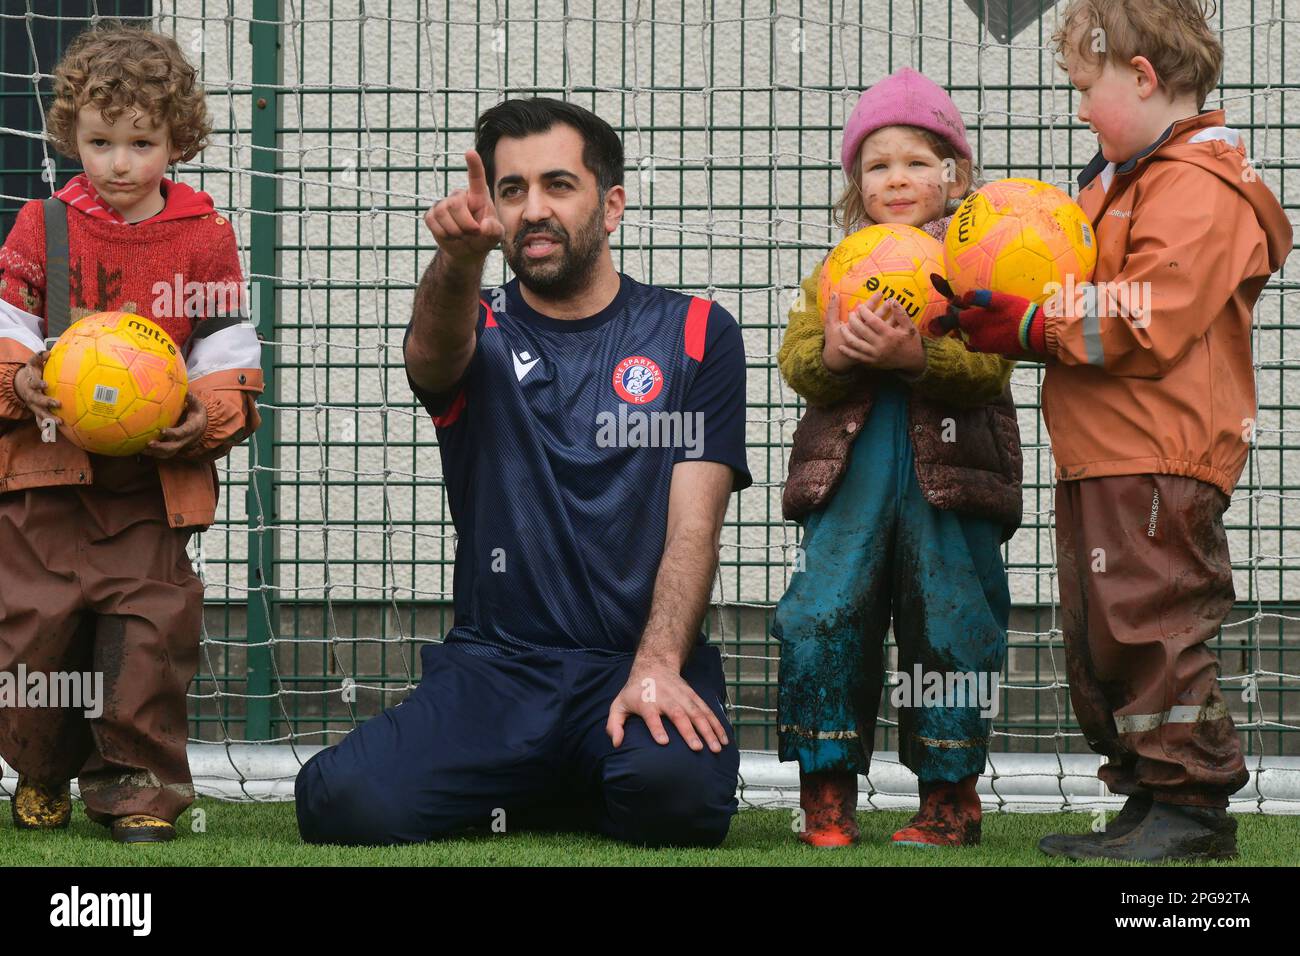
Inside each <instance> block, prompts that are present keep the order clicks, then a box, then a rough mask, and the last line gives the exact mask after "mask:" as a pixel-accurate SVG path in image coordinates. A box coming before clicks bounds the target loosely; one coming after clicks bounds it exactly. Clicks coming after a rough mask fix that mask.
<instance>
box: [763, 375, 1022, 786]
mask: <svg viewBox="0 0 1300 956" xmlns="http://www.w3.org/2000/svg"><path fill="white" fill-rule="evenodd" d="M907 401H908V399H907V391H906V390H905V389H904V388H903V387H902V386H901V385H898V384H894V383H882V384H881V386H880V387H879V390H878V392H877V395H876V400H875V405H874V406H873V407H872V410H871V414H870V416H869V417H868V418H867V422H866V426H865V428H864V429H863V432H862V434H861V435H860V436H859V437H858V439H857V441H856V442H854V444H853V446H852V448H851V449H850V458H849V464H848V469H847V470H846V473H845V475H844V478H843V480H842V483H841V484H840V486H839V488H838V489H837V490H836V492H835V494H834V496H833V497H832V498H831V500H830V503H829V504H828V505H827V506H826V507H825V508H823V509H822V510H820V511H817V512H814V513H813V514H811V515H809V516H808V518H807V519H806V521H805V523H804V533H803V540H802V544H801V548H802V555H801V560H800V562H799V564H798V566H797V567H796V570H795V572H794V574H793V575H792V577H791V580H790V585H789V587H788V589H787V590H786V593H785V595H784V596H783V597H782V598H781V601H780V603H779V604H778V605H777V609H776V614H775V617H774V620H773V624H772V636H773V637H775V638H776V639H777V640H779V641H780V642H781V667H780V683H779V695H778V710H779V715H778V721H779V756H780V759H781V760H783V761H790V760H797V761H798V762H799V767H800V770H802V771H803V772H804V773H812V772H820V771H827V770H841V771H854V772H856V773H863V774H865V773H866V772H867V770H868V769H869V767H870V762H871V752H872V745H873V739H874V735H875V729H876V717H877V711H878V709H879V706H880V695H881V691H882V689H883V686H884V653H883V648H884V638H885V635H886V632H887V631H888V629H889V624H890V618H891V616H892V618H893V623H894V635H895V639H896V641H897V643H898V671H899V679H900V681H902V682H904V683H905V686H900V687H899V688H897V690H900V691H907V692H908V693H907V694H906V695H905V696H904V695H902V694H898V695H896V694H895V693H893V692H891V697H895V696H897V698H898V699H899V700H904V701H905V705H904V706H900V707H899V708H898V722H899V726H898V740H899V743H898V747H899V756H900V759H901V760H902V762H903V763H904V764H905V765H906V766H907V767H908V768H909V769H910V770H912V771H913V772H914V773H915V774H916V775H917V777H918V778H919V779H921V780H923V781H930V782H937V781H957V780H960V779H962V778H963V777H966V776H968V775H970V774H972V773H980V772H981V771H983V770H984V764H985V759H986V757H987V755H988V739H989V733H990V730H991V724H992V721H991V719H989V716H985V715H983V714H982V713H981V711H984V712H985V714H990V715H991V713H992V710H993V708H994V707H995V706H996V704H994V703H993V701H989V706H987V707H981V706H980V703H979V699H978V698H979V696H980V695H978V694H975V693H964V694H963V693H962V689H963V688H960V687H957V686H956V685H953V686H954V690H957V691H958V693H957V694H955V695H948V694H945V695H944V697H943V698H941V699H938V700H934V699H931V700H928V701H927V700H925V697H924V695H923V693H922V688H919V687H917V686H916V684H917V677H918V676H920V677H922V679H923V681H925V680H929V681H937V680H939V679H942V678H946V677H947V675H957V674H960V675H965V676H967V679H968V680H970V681H980V682H982V683H983V686H984V687H986V688H992V687H993V686H995V684H994V681H995V680H996V678H995V677H994V676H993V675H996V674H998V673H1000V671H1001V669H1002V664H1003V660H1004V657H1005V654H1006V639H1007V619H1008V616H1009V614H1010V608H1011V599H1010V593H1009V590H1008V587H1007V575H1006V571H1005V569H1004V567H1003V564H1002V554H1001V549H1000V545H1001V527H1000V526H999V525H998V523H997V522H995V521H992V520H988V519H984V518H977V517H972V516H969V515H963V514H959V513H957V512H954V511H945V510H942V509H939V508H936V507H934V506H933V505H931V504H930V503H929V502H928V501H926V499H925V496H924V494H923V493H922V491H921V487H920V485H919V484H918V482H917V478H916V468H915V466H914V463H913V452H912V442H911V438H910V436H909V434H908V422H909V418H908V410H907ZM945 686H947V685H945ZM971 687H972V685H971V684H970V683H966V684H964V688H965V689H966V690H969V689H970V688H971ZM972 698H974V699H972ZM918 702H920V703H921V706H912V704H914V703H918Z"/></svg>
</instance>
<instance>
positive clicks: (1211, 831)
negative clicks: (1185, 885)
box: [1065, 802, 1237, 863]
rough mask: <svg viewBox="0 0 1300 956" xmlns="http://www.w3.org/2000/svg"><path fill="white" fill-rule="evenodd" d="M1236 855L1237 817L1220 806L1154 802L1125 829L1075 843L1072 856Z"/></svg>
mask: <svg viewBox="0 0 1300 956" xmlns="http://www.w3.org/2000/svg"><path fill="white" fill-rule="evenodd" d="M1236 855H1237V821H1236V820H1234V819H1232V817H1231V816H1229V815H1228V811H1227V810H1224V809H1221V808H1219V807H1193V806H1183V805H1180V804H1175V803H1159V802H1157V803H1153V804H1152V805H1151V811H1150V812H1149V813H1148V814H1147V815H1146V817H1145V819H1143V821H1142V822H1141V823H1139V824H1138V825H1137V826H1136V827H1134V828H1133V829H1132V830H1130V831H1129V832H1128V833H1126V834H1124V835H1123V836H1119V837H1111V838H1109V839H1107V840H1103V841H1102V842H1100V843H1091V844H1087V845H1085V846H1078V847H1075V848H1074V849H1072V850H1070V851H1069V852H1067V853H1066V854H1065V856H1068V857H1069V858H1070V859H1072V860H1095V859H1106V860H1133V861H1138V862H1148V863H1149V862H1155V861H1156V860H1231V859H1233V858H1234V857H1236Z"/></svg>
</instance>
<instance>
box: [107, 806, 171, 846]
mask: <svg viewBox="0 0 1300 956" xmlns="http://www.w3.org/2000/svg"><path fill="white" fill-rule="evenodd" d="M112 833H113V839H114V840H116V841H117V842H118V843H166V842H167V841H168V840H172V839H174V838H175V837H176V828H175V827H174V826H172V825H171V824H170V823H168V822H167V821H166V820H159V819H158V818H157V817H151V816H149V815H147V814H144V813H132V814H130V815H128V816H125V817H118V818H117V819H116V820H114V821H113V828H112Z"/></svg>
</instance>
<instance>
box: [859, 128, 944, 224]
mask: <svg viewBox="0 0 1300 956" xmlns="http://www.w3.org/2000/svg"><path fill="white" fill-rule="evenodd" d="M859 159H860V161H859V163H858V175H859V178H858V185H859V187H860V188H861V189H862V201H863V205H864V207H865V208H866V211H867V218H868V219H870V220H871V221H872V222H877V223H882V222H899V223H903V224H905V225H908V226H917V227H920V226H923V225H925V224H926V223H927V222H929V221H930V220H932V219H939V218H941V217H942V216H943V214H944V206H945V203H946V202H947V200H948V199H950V198H951V199H956V198H958V197H960V196H961V189H962V187H961V183H960V182H959V181H958V180H957V175H956V173H957V170H956V167H955V166H954V165H953V164H952V163H945V162H944V161H943V160H941V159H940V158H939V157H938V156H936V155H935V153H934V150H933V149H931V148H930V144H929V143H927V142H926V140H925V137H923V136H921V135H920V134H919V133H916V132H914V131H913V130H910V129H905V128H903V127H900V126H886V127H884V128H883V129H878V130H876V131H875V132H874V133H872V134H871V135H870V136H868V137H867V138H866V139H864V140H863V141H862V146H861V152H860V153H859Z"/></svg>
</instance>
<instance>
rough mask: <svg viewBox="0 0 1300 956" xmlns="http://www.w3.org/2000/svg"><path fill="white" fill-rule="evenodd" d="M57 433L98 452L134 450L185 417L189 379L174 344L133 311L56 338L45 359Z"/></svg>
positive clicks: (101, 317)
mask: <svg viewBox="0 0 1300 956" xmlns="http://www.w3.org/2000/svg"><path fill="white" fill-rule="evenodd" d="M45 382H46V390H47V394H49V395H50V396H52V397H53V398H55V399H57V400H58V402H59V409H58V415H59V418H61V419H62V421H63V424H62V425H61V426H60V427H59V433H60V434H62V435H64V436H66V437H67V438H68V440H69V441H71V442H72V443H73V444H75V445H77V446H78V447H79V448H82V449H85V450H86V451H89V452H95V453H97V454H100V455H115V456H124V455H134V454H136V453H138V452H139V451H140V450H141V449H143V448H144V447H145V446H146V445H148V444H149V442H151V441H153V440H154V439H155V438H157V437H158V434H159V432H161V431H162V430H163V429H164V428H170V427H172V426H173V425H175V424H176V422H177V421H178V420H179V419H180V416H181V410H182V408H183V407H184V405H185V394H186V392H187V390H188V388H189V380H188V377H187V375H186V372H185V363H184V362H183V361H182V360H181V357H180V352H179V350H178V349H177V348H176V343H175V342H174V341H172V338H171V336H169V335H168V334H167V333H166V332H165V331H163V329H162V328H160V327H159V326H158V325H157V324H155V323H153V322H151V321H149V320H148V319H146V318H144V317H143V316H139V315H135V314H133V313H131V312H97V313H95V314H94V315H88V316H86V317H85V318H84V319H82V320H80V321H79V322H76V323H74V324H73V325H72V326H70V327H69V328H68V330H67V331H66V332H64V333H63V335H61V336H60V337H59V340H58V342H56V343H55V345H54V348H52V349H51V350H50V355H49V358H48V360H47V361H46V363H45Z"/></svg>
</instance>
